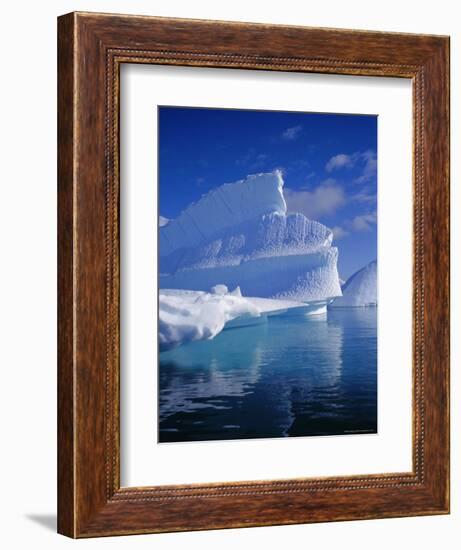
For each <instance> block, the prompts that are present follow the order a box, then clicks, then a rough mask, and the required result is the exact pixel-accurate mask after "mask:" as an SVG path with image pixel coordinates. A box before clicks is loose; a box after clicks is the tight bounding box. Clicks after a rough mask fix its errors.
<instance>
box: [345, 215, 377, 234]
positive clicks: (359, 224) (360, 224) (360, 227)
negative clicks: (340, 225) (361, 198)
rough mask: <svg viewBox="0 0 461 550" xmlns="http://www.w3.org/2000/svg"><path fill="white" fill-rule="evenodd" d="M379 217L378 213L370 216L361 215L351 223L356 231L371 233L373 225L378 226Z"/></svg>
mask: <svg viewBox="0 0 461 550" xmlns="http://www.w3.org/2000/svg"><path fill="white" fill-rule="evenodd" d="M377 220H378V216H377V214H376V212H372V213H370V214H360V215H359V216H355V218H354V219H353V220H352V221H351V222H349V225H350V227H351V229H353V230H354V231H370V229H371V227H372V226H373V225H376V222H377Z"/></svg>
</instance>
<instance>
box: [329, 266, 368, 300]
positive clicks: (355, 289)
mask: <svg viewBox="0 0 461 550" xmlns="http://www.w3.org/2000/svg"><path fill="white" fill-rule="evenodd" d="M342 292H343V295H342V296H341V297H339V298H336V300H334V302H333V303H332V304H331V306H330V307H366V306H377V305H378V290H377V261H376V260H374V261H373V262H370V263H369V264H367V265H366V266H365V267H363V268H362V269H360V270H359V271H357V272H356V273H354V275H352V276H351V277H349V279H348V280H347V281H346V283H345V284H344V285H343V287H342Z"/></svg>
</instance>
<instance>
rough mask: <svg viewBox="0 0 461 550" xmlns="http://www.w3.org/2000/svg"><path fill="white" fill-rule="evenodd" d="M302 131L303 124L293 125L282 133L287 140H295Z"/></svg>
mask: <svg viewBox="0 0 461 550" xmlns="http://www.w3.org/2000/svg"><path fill="white" fill-rule="evenodd" d="M301 132H302V126H291V128H287V129H286V130H285V131H284V132H283V133H282V138H283V139H286V140H287V141H293V140H295V139H297V138H298V137H299V135H300V134H301Z"/></svg>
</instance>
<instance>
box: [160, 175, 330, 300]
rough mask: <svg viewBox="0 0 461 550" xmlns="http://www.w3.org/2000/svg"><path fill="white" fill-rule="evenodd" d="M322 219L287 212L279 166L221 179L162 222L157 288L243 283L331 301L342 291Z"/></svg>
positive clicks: (267, 294)
mask: <svg viewBox="0 0 461 550" xmlns="http://www.w3.org/2000/svg"><path fill="white" fill-rule="evenodd" d="M332 239H333V234H332V232H331V230H330V229H328V228H327V227H325V226H324V225H322V224H320V223H318V222H315V221H312V220H309V219H308V218H306V217H305V216H304V215H303V214H299V213H291V214H288V213H287V207H286V203H285V199H284V197H283V178H282V175H281V173H280V172H279V171H275V172H272V173H268V174H256V175H252V176H248V177H247V178H246V179H245V180H241V181H238V182H236V183H231V184H224V185H221V186H220V187H217V188H215V189H214V190H212V191H210V192H209V193H208V194H206V195H204V196H203V197H202V198H201V199H200V200H199V201H198V202H196V203H194V204H191V205H190V206H189V207H188V208H186V210H184V211H183V212H182V213H181V215H180V216H179V217H178V218H177V219H175V220H169V221H168V223H167V224H166V225H162V226H161V227H160V273H161V275H160V287H161V288H169V289H187V290H207V289H209V288H211V287H212V286H214V285H216V284H218V283H219V284H222V285H226V286H227V287H229V288H235V287H237V286H239V287H240V289H241V292H242V294H243V295H244V296H254V297H264V298H275V299H283V300H290V301H300V302H310V301H325V303H327V302H329V301H330V300H331V299H332V298H334V297H337V296H341V288H340V284H339V279H338V272H337V258H338V251H337V248H335V247H333V246H331V245H332Z"/></svg>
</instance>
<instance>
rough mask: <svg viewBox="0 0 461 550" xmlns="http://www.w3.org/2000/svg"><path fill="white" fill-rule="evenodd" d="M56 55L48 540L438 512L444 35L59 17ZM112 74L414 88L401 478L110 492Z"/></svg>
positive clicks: (116, 451)
mask: <svg viewBox="0 0 461 550" xmlns="http://www.w3.org/2000/svg"><path fill="white" fill-rule="evenodd" d="M58 49H59V55H58V70H59V93H58V144H59V161H58V230H59V237H58V265H59V277H58V281H59V282H58V292H59V300H58V303H59V312H58V313H59V328H58V396H59V399H58V404H59V407H58V464H59V470H58V531H59V532H60V533H62V534H64V535H67V536H69V537H96V536H108V535H122V534H134V533H155V532H165V531H183V530H196V529H219V528H229V527H244V526H261V525H275V524H280V525H281V524H295V523H309V522H319V521H337V520H353V519H369V518H384V517H399V516H411V515H430V514H445V513H448V512H449V39H448V37H442V36H429V35H411V34H392V33H380V32H365V31H349V30H337V29H317V28H304V27H289V26H271V25H259V24H246V23H229V22H214V21H199V20H182V19H165V18H155V17H137V16H123V15H109V14H107V15H103V14H92V13H71V14H68V15H64V16H62V17H60V18H59V21H58ZM122 63H146V64H162V65H163V64H165V65H187V66H194V67H224V68H228V69H229V70H232V69H234V68H239V69H260V70H268V71H296V72H314V73H328V74H347V75H368V76H393V77H405V78H410V79H412V82H413V106H414V140H413V141H414V150H413V152H414V155H413V159H414V167H413V174H414V176H413V178H414V211H413V220H414V260H413V266H414V267H413V273H414V276H413V319H414V322H413V329H414V338H413V469H412V471H410V472H396V473H392V474H383V475H359V476H350V477H334V478H319V479H314V478H302V479H284V480H274V481H255V482H240V483H213V484H201V485H186V486H156V487H127V488H125V487H124V488H121V487H120V473H119V470H120V462H119V456H120V444H119V441H120V439H119V436H120V421H119V323H120V319H119V225H118V223H119V222H118V212H119V69H120V65H121V64H122Z"/></svg>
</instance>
